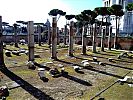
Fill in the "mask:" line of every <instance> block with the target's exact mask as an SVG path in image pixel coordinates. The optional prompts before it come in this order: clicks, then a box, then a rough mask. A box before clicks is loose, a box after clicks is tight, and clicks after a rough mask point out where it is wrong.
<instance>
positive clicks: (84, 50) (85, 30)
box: [82, 26, 87, 55]
mask: <svg viewBox="0 0 133 100" xmlns="http://www.w3.org/2000/svg"><path fill="white" fill-rule="evenodd" d="M86 33H87V27H85V26H84V27H83V31H82V54H83V55H85V54H86Z"/></svg>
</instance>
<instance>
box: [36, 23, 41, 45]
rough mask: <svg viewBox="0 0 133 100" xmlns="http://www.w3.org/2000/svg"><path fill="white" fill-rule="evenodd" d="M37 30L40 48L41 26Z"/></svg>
mask: <svg viewBox="0 0 133 100" xmlns="http://www.w3.org/2000/svg"><path fill="white" fill-rule="evenodd" d="M37 29H38V44H39V46H41V26H40V25H38V26H37Z"/></svg>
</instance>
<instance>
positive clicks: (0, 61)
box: [0, 16, 5, 66]
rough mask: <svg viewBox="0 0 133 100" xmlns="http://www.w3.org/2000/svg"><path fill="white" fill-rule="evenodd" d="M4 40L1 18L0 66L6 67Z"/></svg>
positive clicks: (0, 17)
mask: <svg viewBox="0 0 133 100" xmlns="http://www.w3.org/2000/svg"><path fill="white" fill-rule="evenodd" d="M4 65H5V64H4V56H3V38H2V16H0V66H4Z"/></svg>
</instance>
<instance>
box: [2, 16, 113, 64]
mask: <svg viewBox="0 0 133 100" xmlns="http://www.w3.org/2000/svg"><path fill="white" fill-rule="evenodd" d="M52 20H53V21H52V34H51V35H52V36H51V37H52V47H51V49H52V53H51V58H52V59H57V20H56V17H53V19H52ZM96 27H97V24H95V30H94V31H93V48H92V49H93V52H96V34H97V28H96ZM65 28H66V29H67V27H66V26H65ZM27 31H28V49H29V61H34V23H33V21H28V25H27ZM38 32H39V34H38V35H39V41H40V37H41V34H40V33H41V27H40V26H38ZM49 32H50V30H49ZM66 32H67V31H66ZM86 32H87V30H86V27H84V28H83V33H82V35H83V36H82V46H83V47H82V53H83V54H86ZM69 33H70V35H69V49H68V54H69V56H73V43H74V22H73V21H71V22H70V32H69ZM110 40H111V32H109V42H108V45H109V49H111V42H110ZM40 45H41V43H40ZM0 65H4V57H3V41H2V17H1V16H0Z"/></svg>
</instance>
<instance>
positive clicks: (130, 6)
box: [126, 3, 133, 11]
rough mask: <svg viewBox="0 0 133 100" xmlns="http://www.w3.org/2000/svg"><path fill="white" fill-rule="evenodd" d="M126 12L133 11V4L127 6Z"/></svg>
mask: <svg viewBox="0 0 133 100" xmlns="http://www.w3.org/2000/svg"><path fill="white" fill-rule="evenodd" d="M126 10H127V11H133V3H129V4H128V5H127V6H126Z"/></svg>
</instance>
